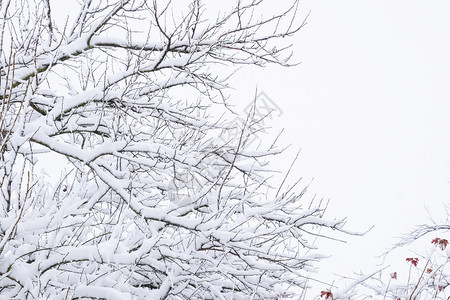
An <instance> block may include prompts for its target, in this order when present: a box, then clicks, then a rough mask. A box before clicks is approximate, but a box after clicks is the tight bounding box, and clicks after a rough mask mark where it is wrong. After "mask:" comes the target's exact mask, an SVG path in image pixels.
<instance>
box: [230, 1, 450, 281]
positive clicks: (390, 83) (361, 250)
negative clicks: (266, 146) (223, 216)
mask: <svg viewBox="0 0 450 300" xmlns="http://www.w3.org/2000/svg"><path fill="white" fill-rule="evenodd" d="M274 3H275V2H274ZM301 3H302V4H301V6H302V10H303V14H306V13H307V12H308V11H310V10H311V15H310V17H309V19H308V25H307V26H306V27H305V28H304V29H303V30H302V31H301V32H300V33H299V34H298V35H297V36H296V38H295V39H294V54H295V59H296V60H298V61H301V62H302V63H301V65H299V66H297V67H293V68H290V69H285V68H281V67H269V68H265V69H256V70H254V71H255V73H253V74H252V76H249V74H248V72H247V71H245V72H241V73H240V74H238V75H237V76H236V77H235V80H234V82H233V85H234V86H235V87H236V88H237V89H238V91H239V93H238V94H239V95H235V96H234V97H233V99H234V101H243V100H242V99H251V97H252V96H253V94H254V90H255V87H256V86H258V89H259V90H262V91H264V92H265V93H267V95H269V97H270V98H271V99H272V100H273V101H274V102H276V103H277V105H278V106H279V107H281V108H282V110H283V115H282V116H281V117H279V118H275V119H274V121H273V122H274V123H273V124H274V127H275V129H279V128H281V127H285V129H286V130H285V139H284V140H283V142H284V143H291V144H293V146H294V147H293V149H292V151H288V152H287V153H286V154H287V155H286V156H285V158H286V164H285V166H286V167H287V165H288V161H290V160H291V159H292V158H293V156H295V152H296V149H298V148H302V153H301V156H300V161H299V162H298V164H297V167H296V168H295V174H294V175H295V176H297V177H300V176H302V177H304V178H306V179H307V181H308V179H311V178H313V177H314V178H315V179H314V182H313V184H312V186H311V191H314V192H315V193H317V194H318V195H321V196H323V197H325V198H330V200H331V204H330V206H329V209H328V216H336V217H344V216H347V217H348V225H349V226H348V228H349V229H355V230H364V229H367V228H369V227H370V226H371V225H375V228H374V229H373V230H372V231H371V232H370V233H368V234H367V235H366V236H365V237H362V238H357V239H349V243H348V244H345V245H343V244H334V246H333V248H332V249H324V250H325V252H328V253H331V252H332V253H333V259H331V260H330V261H329V262H327V263H326V264H322V267H323V268H324V270H325V272H326V273H329V272H338V273H339V272H340V273H343V272H342V271H343V270H344V271H345V272H344V273H351V272H352V271H359V270H360V269H363V268H364V267H367V266H368V267H372V266H371V264H373V263H372V260H371V258H372V257H373V256H374V255H377V254H381V253H382V252H383V250H385V248H386V247H389V246H391V244H392V243H393V242H394V239H393V237H394V236H398V235H400V234H402V233H404V232H405V231H407V230H408V229H411V227H412V226H414V225H416V224H421V223H424V222H426V218H427V216H428V214H427V211H426V209H425V207H429V208H430V211H431V213H432V214H433V215H436V217H438V216H439V214H440V213H441V212H442V208H443V204H444V203H447V204H449V202H450V201H449V199H450V135H449V129H450V34H449V33H450V18H449V17H448V12H449V11H450V3H449V2H448V1H411V0H407V1H406V0H397V1H391V0H376V1H374V0H373V1H361V0H344V1H336V0H320V1H318V0H304V1H301ZM325 247H327V246H325ZM330 247H331V246H330Z"/></svg>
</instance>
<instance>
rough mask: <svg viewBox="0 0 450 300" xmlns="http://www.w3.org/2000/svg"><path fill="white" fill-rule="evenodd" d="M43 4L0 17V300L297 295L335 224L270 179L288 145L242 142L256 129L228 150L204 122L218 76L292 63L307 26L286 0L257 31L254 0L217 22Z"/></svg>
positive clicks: (153, 10)
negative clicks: (48, 172)
mask: <svg viewBox="0 0 450 300" xmlns="http://www.w3.org/2000/svg"><path fill="white" fill-rule="evenodd" d="M74 2H75V1H74ZM77 3H78V2H77ZM25 4H26V5H25ZM51 5H52V2H51V1H35V2H34V1H20V0H11V1H8V4H5V5H2V6H1V16H2V27H1V28H2V35H1V36H2V40H1V45H3V46H2V49H1V56H2V57H1V58H0V64H1V66H0V80H1V81H0V87H1V91H2V93H1V98H2V109H1V125H0V130H1V131H0V133H1V160H0V162H1V171H0V178H1V188H0V189H1V194H0V197H1V198H0V293H1V295H2V296H5V297H9V298H21V299H24V298H29V299H64V298H67V299H69V298H74V299H77V298H80V299H81V298H91V299H95V298H107V299H167V298H172V299H249V298H251V297H253V299H274V298H277V297H278V295H279V291H280V290H286V291H287V293H286V295H289V293H290V291H289V290H288V288H289V287H291V286H294V287H304V286H305V281H306V279H307V278H308V277H309V271H310V270H311V269H312V268H313V267H314V263H315V262H316V261H317V260H319V259H321V258H323V256H322V255H321V254H320V252H318V251H317V249H316V247H315V245H314V244H313V240H314V238H315V236H314V235H315V234H317V230H318V229H319V228H328V229H330V230H337V231H341V232H346V231H345V230H344V228H343V224H344V221H343V220H332V221H330V220H326V219H324V218H323V214H324V207H322V206H321V205H320V204H316V203H314V202H313V203H310V201H307V200H306V199H305V196H304V194H305V191H306V188H305V189H303V190H300V191H297V192H295V191H294V189H292V188H287V190H286V191H283V189H281V191H280V190H278V189H273V188H272V187H271V186H270V185H269V184H268V182H267V178H268V176H267V171H268V170H267V166H266V165H267V161H268V159H269V158H270V157H271V156H273V155H277V154H279V153H280V152H281V150H280V149H278V148H276V147H274V146H270V147H266V148H264V147H260V148H259V149H252V150H248V149H247V148H246V147H245V145H246V142H247V140H248V139H249V138H250V136H251V133H252V132H253V130H254V129H253V128H252V126H251V124H255V123H257V122H258V120H257V117H255V116H254V115H252V114H250V115H249V117H248V119H247V121H246V122H245V124H244V125H245V126H244V127H243V128H239V130H240V132H241V134H240V136H239V137H238V139H237V140H230V141H223V140H221V139H218V138H217V137H216V136H217V134H218V133H220V132H222V131H223V130H230V129H235V128H232V127H231V125H226V124H227V123H226V122H225V120H222V119H220V118H215V117H213V116H210V115H209V111H210V109H212V110H213V111H217V110H220V114H221V115H222V113H223V114H226V113H227V112H228V110H227V102H226V97H225V95H224V89H225V88H226V87H227V82H226V76H222V74H221V72H219V71H217V70H215V67H217V66H218V65H219V64H220V65H221V66H222V65H225V66H231V65H234V64H253V65H264V64H266V63H278V64H281V65H288V64H289V63H288V61H287V58H286V57H285V56H284V51H281V50H283V48H282V47H279V46H278V45H277V44H278V43H279V42H280V39H281V38H283V37H289V36H291V35H292V34H294V33H295V32H296V31H297V30H299V29H300V28H301V26H303V23H301V24H300V25H299V26H297V27H295V26H294V25H293V24H294V23H296V22H297V20H296V18H295V12H296V9H297V2H296V1H294V3H293V6H291V7H288V8H287V10H286V11H284V12H281V13H279V14H274V15H270V16H268V17H266V18H264V17H260V18H258V17H257V16H258V15H259V13H258V8H259V5H260V1H239V2H237V4H236V5H234V6H230V8H229V9H228V12H225V13H224V12H219V13H212V12H211V11H210V10H209V9H210V8H209V7H208V6H206V5H204V4H202V3H201V2H200V1H192V2H191V3H189V4H188V5H186V4H185V2H181V1H178V2H173V3H172V2H170V1H139V0H137V1H125V0H116V1H114V0H110V1H96V0H85V1H81V3H78V4H74V5H75V6H77V7H76V9H78V12H77V13H74V11H75V10H74V8H73V7H71V8H70V10H69V9H68V11H65V12H62V11H60V12H55V10H54V9H52V6H51ZM62 13H64V14H67V16H68V18H65V19H64V20H65V21H64V22H63V23H58V21H57V18H56V17H55V14H62ZM208 14H209V17H207V16H208ZM212 14H213V16H212ZM66 20H67V22H66ZM274 42H275V43H274ZM288 56H289V55H288ZM219 100H220V101H219ZM211 106H213V108H211ZM252 116H253V117H252ZM44 152H46V153H50V154H53V157H55V159H56V157H63V158H64V162H63V164H64V165H63V166H61V170H62V172H63V175H64V176H62V177H61V178H48V177H46V176H43V175H41V174H38V173H37V172H38V168H37V167H36V164H38V165H39V164H41V165H42V164H43V163H45V161H44V162H43V155H42V153H44ZM40 168H42V166H40ZM44 169H45V168H44ZM277 190H278V192H279V193H278V192H277V193H275V191H277Z"/></svg>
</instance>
